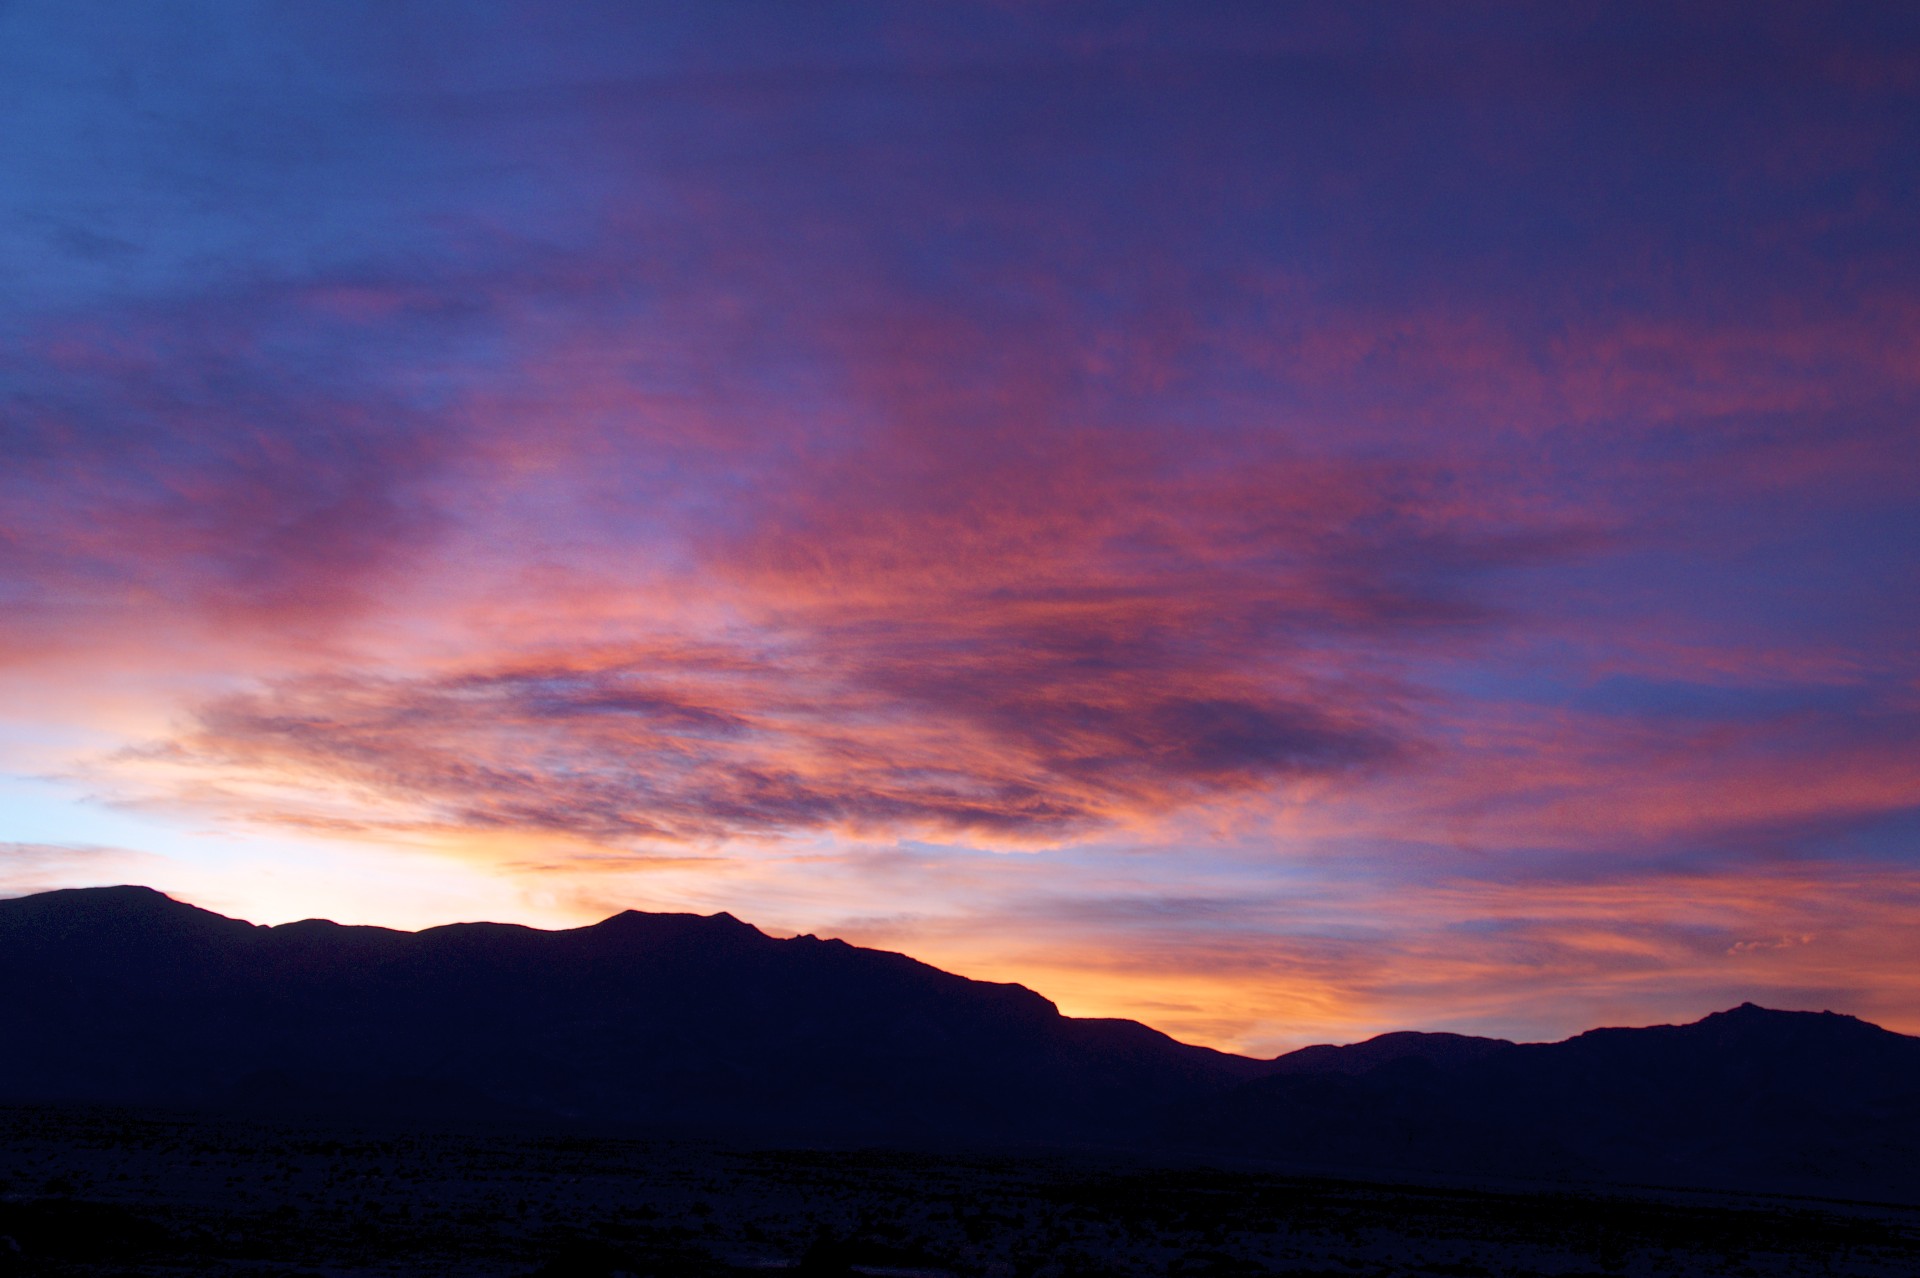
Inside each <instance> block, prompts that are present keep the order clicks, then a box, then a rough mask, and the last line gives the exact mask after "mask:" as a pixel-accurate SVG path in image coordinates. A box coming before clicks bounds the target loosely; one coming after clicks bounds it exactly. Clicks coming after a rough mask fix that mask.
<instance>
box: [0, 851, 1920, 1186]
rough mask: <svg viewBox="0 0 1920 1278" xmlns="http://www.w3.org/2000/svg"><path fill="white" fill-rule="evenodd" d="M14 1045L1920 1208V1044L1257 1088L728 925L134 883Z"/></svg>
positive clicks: (1635, 1042)
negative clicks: (292, 913) (451, 920)
mask: <svg viewBox="0 0 1920 1278" xmlns="http://www.w3.org/2000/svg"><path fill="white" fill-rule="evenodd" d="M0 1024H3V1025H5V1026H6V1027H7V1033H6V1036H5V1044H6V1049H5V1050H4V1051H0V1100H7V1101H15V1102H21V1101H35V1102H38V1101H73V1102H89V1103H95V1102H104V1103H114V1104H133V1105H161V1106H184V1107H201V1108H208V1107H211V1108H219V1109H236V1108H237V1109H240V1110H246V1111H254V1112H264V1113H269V1114H276V1115H278V1114H295V1113H298V1114H336V1115H389V1116H397V1117H404V1118H408V1119H414V1120H419V1119H434V1120H440V1119H452V1120H468V1119H488V1118H497V1117H511V1118H521V1119H536V1120H543V1119H564V1120H573V1121H583V1122H589V1123H593V1124H596V1125H612V1126H617V1127H644V1128H670V1129H676V1130H684V1131H696V1132H704V1133H711V1134H718V1135H735V1136H747V1137H753V1138H774V1139H778V1138H786V1137H790V1136H799V1137H807V1138H828V1139H834V1140H852V1141H895V1142H911V1141H921V1140H938V1141H947V1140H954V1139H962V1140H971V1141H982V1142H1062V1141H1065V1142H1080V1143H1098V1144H1103V1145H1109V1146H1114V1145H1119V1146H1128V1147H1134V1148H1139V1149H1143V1150H1151V1149H1157V1150H1161V1151H1167V1150H1179V1151H1184V1152H1187V1153H1194V1154H1199V1155H1202V1156H1207V1157H1220V1156H1232V1157H1250V1158H1255V1159H1260V1160H1266V1161H1272V1162H1277V1163H1282V1164H1288V1165H1299V1166H1310V1167H1313V1168H1320V1169H1335V1170H1342V1171H1350V1172H1354V1173H1358V1174H1366V1175H1374V1174H1379V1173H1382V1172H1393V1173H1401V1172H1440V1173H1453V1174H1463V1175H1469V1176H1479V1177H1488V1176H1493V1177H1501V1178H1572V1179H1583V1180H1607V1181H1629V1182H1639V1183H1648V1184H1662V1185H1676V1186H1681V1185H1700V1186H1713V1187H1723V1188H1756V1189H1775V1190H1785V1191H1790V1192H1812V1193H1828V1194H1840V1195H1848V1196H1858V1197H1882V1198H1886V1197H1892V1198H1902V1199H1920V1039H1915V1038H1909V1037H1906V1036H1904V1035H1900V1034H1895V1033H1891V1032H1889V1031H1887V1030H1884V1029H1881V1028H1879V1027H1877V1026H1874V1025H1870V1024H1868V1023H1866V1022H1864V1021H1860V1020H1856V1019H1854V1018H1852V1017H1849V1016H1839V1015H1835V1014H1833V1013H1830V1012H1820V1013H1813V1012H1781V1011H1769V1010H1767V1009H1764V1008H1759V1007H1755V1006H1753V1005H1752V1004H1745V1005H1743V1006H1741V1007H1738V1008H1735V1009H1733V1010H1732V1011H1728V1012H1720V1013H1716V1014H1714V1015H1711V1016H1708V1017H1706V1018H1705V1019H1704V1020H1701V1021H1698V1022H1695V1023H1693V1024H1691V1025H1679V1026H1656V1027H1652V1028H1647V1029H1601V1030H1593V1031H1590V1032H1588V1033H1585V1034H1581V1035H1579V1036H1578V1037H1575V1038H1572V1039H1568V1040H1566V1041H1565V1042H1560V1043H1528V1044H1516V1043H1509V1042H1506V1041H1504V1040H1500V1039H1488V1038H1471V1037H1466V1036H1462V1035H1457V1034H1417V1033H1396V1034H1385V1035H1381V1036H1380V1037H1378V1038H1374V1039H1371V1040H1368V1041H1367V1042H1364V1043H1358V1044H1353V1045H1350V1046H1345V1047H1335V1046H1320V1047H1309V1048H1304V1049H1302V1050H1300V1051H1297V1052H1292V1053H1289V1054H1287V1055H1284V1056H1281V1057H1279V1058H1277V1059H1274V1060H1270V1061H1259V1060H1252V1059H1248V1058H1245V1057H1240V1056H1233V1055H1229V1054H1227V1053H1222V1052H1216V1051H1212V1050H1210V1049H1207V1048H1201V1047H1194V1046H1190V1045H1187V1044H1183V1043H1179V1042H1176V1041H1175V1040H1173V1039H1171V1038H1169V1037H1167V1036H1166V1035H1164V1034H1161V1033H1159V1032H1158V1031H1156V1030H1153V1029H1149V1028H1148V1027H1146V1026H1144V1025H1140V1024H1137V1023H1135V1022H1132V1021H1122V1020H1085V1019H1075V1018H1071V1017H1065V1016H1062V1015H1061V1014H1060V1012H1059V1010H1058V1009H1057V1008H1056V1007H1055V1006H1054V1005H1053V1004H1052V1003H1050V1002H1048V1001H1047V1000H1046V999H1045V998H1042V997H1041V996H1040V995H1038V994H1036V993H1034V992H1033V991H1031V990H1028V989H1026V988H1024V987H1022V986H1018V985H1004V984H995V983H991V982H985V981H974V980H969V979H967V978H964V977H960V976H956V975H953V974H951V973H948V972H943V971H940V970H939V969H937V968H933V967H930V966H928V965H926V964H924V963H919V962H916V961H915V960H913V959H910V958H907V957H906V956H904V955H900V954H893V953H888V952H884V951H878V950H868V949H861V948H858V947H855V946H852V945H848V944H846V943H844V942H841V941H834V940H820V939H817V938H815V937H811V936H802V937H794V938H790V939H777V938H774V937H770V936H767V935H766V934H764V933H762V932H760V931H759V930H757V929H756V928H753V927H751V926H749V925H748V924H745V923H742V922H740V921H739V920H737V919H735V918H733V917H732V916H730V915H726V914H717V915H712V916H706V917H702V916H697V915H690V914H641V913H636V912H632V911H629V912H627V913H624V914H619V915H615V916H614V917H612V918H610V919H607V920H605V921H604V922H601V923H597V924H594V925H593V926H590V927H582V928H574V929H570V930H564V931H552V932H549V931H541V930H537V929H533V928H527V927H519V926H514V925H508V924H497V923H464V924H456V925H452V926H448V927H437V928H430V929H427V930H425V931H422V932H399V931H391V930H388V929H384V928H372V927H343V926H340V925H338V924H334V923H329V922H324V921H319V920H308V921H305V922H300V923H289V924H285V925H282V926H278V927H260V926H255V925H253V924H250V923H245V922H241V921H239V920H235V919H229V918H225V917H222V916H221V915H218V914H214V913H211V912H209V911H206V910H202V909H198V908H195V907H193V906H190V905H186V904H183V903H181V902H178V901H174V900H172V899H170V898H168V897H166V896H163V895H161V894H160V893H158V892H155V891H152V890H150V889H147V888H135V887H117V888H90V889H79V890H69V891H60V892H48V893H42V894H40V895H36V896H28V897H20V898H15V899H12V900H0Z"/></svg>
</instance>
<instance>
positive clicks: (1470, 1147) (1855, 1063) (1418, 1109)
mask: <svg viewBox="0 0 1920 1278" xmlns="http://www.w3.org/2000/svg"><path fill="white" fill-rule="evenodd" d="M1170 1134H1171V1136H1172V1138H1173V1139H1174V1140H1175V1141H1176V1142H1177V1143H1180V1144H1183V1145H1187V1146H1190V1147H1194V1148H1199V1149H1205V1150H1208V1151H1212V1152H1228V1151H1231V1152H1237V1153H1241V1154H1245V1155H1249V1156H1255V1157H1259V1158H1269V1159H1286V1160H1298V1161H1305V1162H1314V1163H1318V1164H1322V1165H1327V1166H1336V1167H1340V1166H1344V1167H1348V1168H1356V1169H1366V1170H1368V1171H1378V1170H1380V1169H1387V1168H1397V1169H1405V1170H1419V1171H1443V1172H1457V1173H1466V1174H1478V1175H1497V1176H1502V1177H1516V1178H1540V1177H1553V1178H1568V1179H1581V1180H1612V1181H1633V1182H1639V1183H1644V1184H1659V1185H1695V1186H1713V1187H1720V1188H1754V1189H1773V1190H1784V1191H1789V1192H1805V1193H1827V1194H1843V1195H1860V1196H1868V1197H1874V1196H1885V1197H1892V1198H1897V1199H1901V1200H1920V1039H1916V1038H1909V1037H1907V1036H1905V1035H1902V1034H1895V1033H1892V1032H1890V1031H1888V1030H1884V1029H1881V1028H1880V1027H1878V1026H1876V1025H1870V1024H1868V1023H1867V1022H1865V1021H1861V1020H1856V1019H1855V1018H1853V1017H1851V1016H1839V1015H1836V1014H1834V1013H1832V1012H1779V1011H1770V1010H1768V1009H1766V1008H1761V1007H1756V1006H1754V1005H1753V1004H1751V1003H1747V1004H1743V1005H1741V1006H1740V1007H1737V1008H1734V1009H1733V1010H1732V1011H1727V1012H1717V1013H1715V1014H1713V1015H1711V1016H1708V1017H1706V1018H1705V1019H1703V1020H1700V1021H1696V1022H1694V1023H1693V1024H1691V1025H1660V1026H1654V1027H1652V1028H1648V1029H1597V1030H1590V1031H1588V1032H1587V1033H1585V1034H1581V1035H1579V1036H1578V1037H1576V1038H1571V1039H1568V1040H1567V1041H1565V1042H1562V1043H1524V1044H1516V1043H1508V1042H1504V1041H1502V1040H1499V1039H1480V1038H1463V1037H1460V1036H1458V1035H1452V1034H1388V1035H1383V1036H1382V1037H1380V1038H1376V1039H1373V1040H1371V1041H1369V1042H1366V1043H1360V1044H1356V1045H1354V1046H1351V1047H1310V1048H1306V1049H1304V1050H1302V1051H1299V1052H1295V1053H1292V1054H1291V1055H1288V1056H1283V1057H1281V1058H1279V1060H1278V1061H1276V1062H1274V1068H1273V1069H1272V1071H1271V1072H1269V1073H1268V1074H1267V1075H1266V1076H1264V1077H1262V1078H1259V1079H1256V1080H1253V1081H1251V1082H1247V1083H1244V1084H1241V1085H1239V1086H1236V1087H1230V1088H1228V1089H1226V1090H1224V1091H1222V1092H1220V1093H1218V1094H1216V1095H1214V1096H1211V1097H1208V1098H1206V1099H1204V1100H1202V1101H1200V1102H1198V1103H1193V1104H1190V1105H1188V1106H1186V1107H1185V1108H1184V1109H1183V1110H1182V1111H1181V1112H1180V1114H1179V1116H1178V1118H1177V1119H1176V1120H1175V1122H1174V1125H1173V1127H1172V1128H1171V1129H1170Z"/></svg>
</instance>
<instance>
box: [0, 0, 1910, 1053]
mask: <svg viewBox="0 0 1920 1278" xmlns="http://www.w3.org/2000/svg"><path fill="white" fill-rule="evenodd" d="M1917 409H1920V7H1917V6H1914V5H1911V4H1904V3H1902V4H1893V3H1889V4H1885V5H1845V4H1812V3H1808V4H1796V5H1772V4H1766V3H1758V2H1756V3H1744V2H1743V3H1725V4H1675V3H1669V2H1665V0H1662V2H1660V3H1647V4H1634V3H1595V4H1586V3H1539V4H1531V5H1495V4H1478V3H1461V4H1432V3H1406V4H1378V3H1358V4H1345V3H1320V4H1297V5H1296V4H1284V3H1256V4H1236V3H1226V2H1224V0H1223V2H1221V3H1165V4H1144V5H1135V4H1124V3H1075V2H1066V0H1062V2H1059V3H1052V2H1044V0H1035V2H1032V3H1024V2H1021V0H1003V2H1001V3H978V4H966V3H943V2H937V0H928V2H915V3H885V4H837V3H811V2H810V3H805V4H802V3H792V2H789V3H772V4H735V3H724V2H718V0H716V2H712V3H705V2H703V3H697V4H679V3H659V4H645V3H629V2H626V0H620V2H617V3H616V2H614V0H607V2H606V3H594V2H585V0H527V2H525V3H518V2H509V0H501V2H498V3H483V2H481V0H459V2H458V3H453V2H452V0H444V2H436V0H421V2H419V3H396V2H394V0H366V2H364V3H357V4H355V3H344V2H342V3H320V2H318V0H316V2H313V3H297V2H288V3H273V4H258V3H238V2H235V3H216V2H212V0H207V2H201V0H178V2H168V3H162V2H158V0H156V2H155V3H143V4H126V3H92V2H88V0H13V2H12V3H8V4H5V5H4V6H0V895H13V894H18V893H23V892H31V891H38V890H42V889H45V888H49V887H61V886H76V885H84V884H99V883H117V882H137V883H146V884H151V885H152V886H154V887H158V888H160V889H162V890H164V891H168V892H170V893H172V894H173V895H176V896H178V897H180V898H182V899H184V900H189V901H192V902H194V903H196V904H200V905H204V906H207V907H208V908H212V909H217V910H220V911H221V912H223V913H228V914H234V915H238V916H240V917H245V918H249V919H253V920H255V921H259V922H282V921H286V920H290V919H296V918H302V917H307V916H311V915H324V916H328V917H334V918H338V919H341V920H343V921H352V922H373V923H384V924H389V925H395V926H404V927H420V926H427V925H431V924H435V923H443V922H451V921H455V920H461V919H478V918H489V919H503V920H514V921H521V922H528V923H533V924H537V925H540V926H547V927H553V926H573V925H576V924H580V923H585V922H590V921H593V920H595V919H597V918H599V917H602V916H604V915H606V914H609V913H612V912H614V911H616V910H619V909H623V908H627V907H634V908H640V909H649V910H694V911H698V912H701V913H711V912H714V911H718V910H727V911H730V912H732V913H733V914H735V915H737V916H739V917H741V918H743V919H746V920H748V921H750V922H753V923H755V924H757V925H759V926H761V927H762V928H764V929H766V930H767V931H769V932H773V933H776V934H783V935H784V934H791V933H795V932H813V933H818V934H821V935H833V936H840V937H844V938H846V939H847V940H849V941H853V942H855V943H859V944H865V945H875V946H880V947H884V948H887V949H896V950H901V951H904V952H906V953H909V954H912V955H914V956H916V957H918V958H922V959H925V960H927V961H929V962H933V963H936V964H939V965H940V966H943V967H947V968H949V969H952V970H955V971H958V972H962V973H965V974H967V975H970V976H978V977H983V978H989V979H995V980H1017V981H1020V982H1022V983H1024V984H1027V985H1030V986H1032V987H1034V988H1035V989H1038V990H1040V991H1041V992H1042V993H1045V994H1047V995H1048V996H1049V997H1051V998H1053V999H1055V1000H1056V1001H1057V1002H1058V1003H1059V1004H1060V1005H1061V1007H1062V1010H1064V1011H1067V1012H1069V1013H1073V1014H1078V1015H1123V1016H1131V1017H1135V1018H1138V1019H1141V1020H1144V1021H1146V1022H1148V1023H1150V1024H1152V1025H1155V1026H1157V1027H1160V1028H1162V1029H1165V1030H1167V1031H1169V1032H1170V1033H1173V1034H1175V1035H1176V1036H1179V1037H1182V1038H1185V1039H1188V1040H1189V1041H1195V1042H1205V1043H1209V1044H1214V1045H1217V1046H1222V1047H1228V1048H1233V1049H1236V1050H1243V1051H1248V1052H1256V1053H1261V1054H1271V1053H1273V1052H1276V1051H1279V1050H1282V1049H1285V1048H1290V1047H1294V1046H1298V1045H1301V1044H1304V1043H1308V1042H1316V1041H1351V1040H1353V1039H1357V1038H1362V1037H1366V1036H1367V1035H1370V1034H1373V1033H1378V1032H1381V1031H1384V1030H1389V1029H1408V1028H1419V1029H1451V1030H1461V1031H1469V1032H1480V1033H1493V1034H1500V1035H1504V1036H1509V1037H1522V1038H1550V1037H1561V1036H1564V1035H1566V1034H1569V1033H1573V1032H1576V1031H1578V1030H1580V1029H1584V1028H1586V1027H1588V1026H1591V1025H1595V1024H1606V1023H1611V1024H1646V1023H1652V1022H1659V1021H1671V1020H1691V1019H1694V1018H1696V1017H1698V1016H1700V1015H1702V1014H1704V1013H1707V1012H1710V1011H1713V1010H1715V1009H1718V1008H1724V1007H1727V1006H1730V1005H1732V1004H1735V1003H1738V1002H1740V1001H1742V1000H1743V999H1752V1000H1754V1001H1756V1002H1761V1003H1765V1004H1768V1005H1772V1006H1781V1007H1792V1008H1813V1009H1819V1008H1833V1009H1835V1010H1838V1011H1846V1012H1851V1013H1854V1014H1857V1015H1860V1016H1864V1017H1867V1018H1869V1019H1872V1020H1875V1021H1878V1022H1880V1023H1882V1024H1886V1025H1888V1026H1891V1027H1893V1028H1897V1029H1902V1030H1905V1031H1907V1032H1910V1033H1913V1032H1920V418H1916V410H1917Z"/></svg>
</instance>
